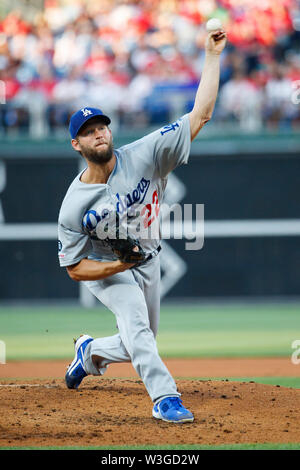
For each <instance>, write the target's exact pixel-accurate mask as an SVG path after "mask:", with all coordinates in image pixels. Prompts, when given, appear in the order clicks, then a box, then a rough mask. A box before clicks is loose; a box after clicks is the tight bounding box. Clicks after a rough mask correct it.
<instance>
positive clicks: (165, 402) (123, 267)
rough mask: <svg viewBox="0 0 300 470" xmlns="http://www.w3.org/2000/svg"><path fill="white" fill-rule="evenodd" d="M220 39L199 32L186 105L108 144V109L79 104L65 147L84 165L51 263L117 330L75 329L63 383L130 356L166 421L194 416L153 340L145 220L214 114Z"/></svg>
mask: <svg viewBox="0 0 300 470" xmlns="http://www.w3.org/2000/svg"><path fill="white" fill-rule="evenodd" d="M225 44H226V33H225V32H224V31H223V30H222V29H220V30H218V31H214V32H213V33H209V34H208V35H207V39H206V45H205V52H206V55H205V63H204V68H203V72H202V77H201V81H200V84H199V87H198V90H197V93H196V97H195V102H194V106H193V109H192V111H191V112H190V113H188V114H186V115H184V116H182V117H181V118H179V119H178V121H176V122H174V123H173V124H171V125H167V126H165V127H163V128H161V129H159V130H157V131H155V132H153V133H151V134H149V135H146V136H145V137H143V138H142V139H140V140H137V141H135V142H133V143H131V144H129V145H125V146H123V147H121V148H119V149H114V147H113V138H112V133H111V130H110V128H109V124H110V122H111V121H110V118H109V117H108V116H106V115H105V114H104V113H103V112H102V111H101V110H100V109H96V108H91V107H86V108H83V109H81V110H79V111H77V112H76V113H74V114H73V116H72V117H71V119H70V125H69V130H70V134H71V139H72V140H71V144H72V147H73V148H74V150H76V151H77V152H79V153H80V154H81V155H82V157H83V158H84V159H85V161H86V164H87V166H86V168H85V169H84V170H83V171H82V172H81V173H80V174H79V175H78V176H76V178H75V179H74V181H73V182H72V184H71V185H70V187H69V189H68V191H67V193H66V195H65V198H64V200H63V202H62V206H61V210H60V213H59V220H58V238H59V252H58V256H59V263H60V266H62V267H65V268H66V269H67V272H68V274H69V276H70V277H71V279H73V280H74V281H82V282H84V284H85V285H86V286H87V288H88V289H89V290H90V291H91V292H92V293H93V294H94V295H95V296H96V297H97V298H98V299H99V301H100V302H102V303H103V304H104V305H106V306H107V307H108V309H109V310H110V311H111V312H112V313H113V314H114V315H115V317H116V322H117V328H118V333H117V334H115V335H113V336H110V337H104V338H92V337H90V336H88V335H82V336H80V337H79V338H78V339H77V341H76V342H75V357H74V360H73V362H72V363H71V364H70V366H69V367H68V369H67V373H66V376H65V380H66V385H67V387H68V388H71V389H74V388H77V387H78V386H79V385H80V383H81V381H82V380H83V378H84V377H85V376H87V375H103V374H104V373H105V371H106V368H107V366H108V365H109V364H111V363H117V362H130V361H131V363H132V365H133V367H134V368H135V370H136V371H137V373H138V374H139V376H140V377H141V379H142V381H143V383H144V385H145V387H146V390H147V392H148V394H149V396H150V398H151V400H152V402H153V410H152V415H153V417H154V418H156V419H161V420H164V421H167V422H172V423H173V422H175V423H184V422H191V421H193V420H194V416H193V414H192V413H191V411H189V410H187V409H186V408H185V407H184V406H183V404H182V401H181V399H180V393H179V392H178V390H177V387H176V384H175V382H174V380H173V378H172V376H171V375H170V373H169V371H168V369H167V368H166V366H165V365H164V363H163V361H162V360H161V358H160V356H159V353H158V350H157V346H156V339H155V338H156V334H157V330H158V323H159V312H160V262H159V252H160V250H161V248H160V232H159V229H158V230H157V229H155V230H152V232H151V229H152V228H153V227H157V226H158V225H157V224H158V220H159V204H160V203H161V201H162V199H163V195H164V190H165V187H166V184H167V177H168V174H169V173H170V172H171V171H172V170H173V169H174V168H176V167H177V166H178V165H181V164H185V163H187V162H188V158H189V153H190V145H191V141H192V140H193V139H194V138H195V137H196V135H197V134H198V132H199V131H200V129H201V128H202V127H203V126H204V124H205V123H206V122H208V121H209V120H210V119H211V117H212V113H213V109H214V106H215V102H216V98H217V93H218V87H219V75H220V54H221V52H222V50H223V49H224V47H225ZM137 209H138V210H137ZM134 222H137V223H136V224H135V225H134V227H133V229H132V227H131V226H132V224H133V223H134ZM130 227H131V228H130ZM150 232H151V233H150Z"/></svg>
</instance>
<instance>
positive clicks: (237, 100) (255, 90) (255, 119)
mask: <svg viewBox="0 0 300 470" xmlns="http://www.w3.org/2000/svg"><path fill="white" fill-rule="evenodd" d="M219 105H220V110H219V118H220V117H221V119H222V120H225V121H227V120H228V119H230V120H233V121H235V122H239V123H240V126H241V128H242V129H243V130H245V131H250V132H252V131H257V130H259V129H261V126H262V122H261V113H262V106H263V94H262V90H261V88H260V86H256V83H255V80H253V81H252V82H251V81H250V80H249V79H248V77H247V76H246V74H245V72H244V71H243V70H242V69H237V70H236V71H235V72H234V74H233V77H232V78H231V79H230V80H229V81H228V82H227V83H225V85H224V86H223V87H222V89H221V91H220V96H219Z"/></svg>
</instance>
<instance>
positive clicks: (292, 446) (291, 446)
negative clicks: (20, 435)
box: [0, 442, 300, 451]
mask: <svg viewBox="0 0 300 470" xmlns="http://www.w3.org/2000/svg"><path fill="white" fill-rule="evenodd" d="M299 449H300V443H297V442H295V443H287V444H282V443H264V444H256V443H255V444H251V443H249V444H222V445H197V444H183V445H165V446H157V445H153V446H152V445H147V446H109V447H108V446H97V447H96V446H61V447H58V446H45V447H33V446H29V447H0V450H120V451H124V450H136V451H140V450H200V451H201V450H299Z"/></svg>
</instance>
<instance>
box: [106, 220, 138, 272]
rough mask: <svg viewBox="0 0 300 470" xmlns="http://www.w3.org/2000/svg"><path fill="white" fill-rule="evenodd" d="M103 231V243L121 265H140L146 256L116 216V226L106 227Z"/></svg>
mask: <svg viewBox="0 0 300 470" xmlns="http://www.w3.org/2000/svg"><path fill="white" fill-rule="evenodd" d="M104 231H105V232H106V233H107V237H106V238H105V239H104V241H105V242H106V243H107V245H109V246H110V247H111V249H112V251H113V253H114V254H115V255H116V257H117V258H118V259H119V260H120V261H122V262H123V263H134V264H141V263H142V262H143V261H145V259H146V257H147V255H146V253H145V251H144V250H143V248H142V247H141V244H140V242H139V241H138V240H137V239H134V238H133V237H131V236H130V235H129V234H128V231H127V230H125V229H124V227H123V226H122V224H121V222H120V218H119V216H118V214H117V217H116V224H115V226H114V227H113V225H112V224H110V225H109V224H108V225H106V227H105V229H104Z"/></svg>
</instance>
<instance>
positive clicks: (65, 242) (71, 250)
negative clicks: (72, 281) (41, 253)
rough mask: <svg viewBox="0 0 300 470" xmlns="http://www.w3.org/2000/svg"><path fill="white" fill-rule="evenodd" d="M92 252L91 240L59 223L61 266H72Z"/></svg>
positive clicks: (59, 257) (59, 256)
mask: <svg viewBox="0 0 300 470" xmlns="http://www.w3.org/2000/svg"><path fill="white" fill-rule="evenodd" d="M91 252H92V244H91V240H90V238H89V237H88V236H87V235H86V234H84V233H83V232H77V231H75V230H71V229H69V228H66V227H64V225H63V224H61V223H58V259H59V264H60V266H71V265H72V264H76V263H78V262H79V261H80V260H82V259H83V258H87V257H88V255H89V254H90V253H91Z"/></svg>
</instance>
